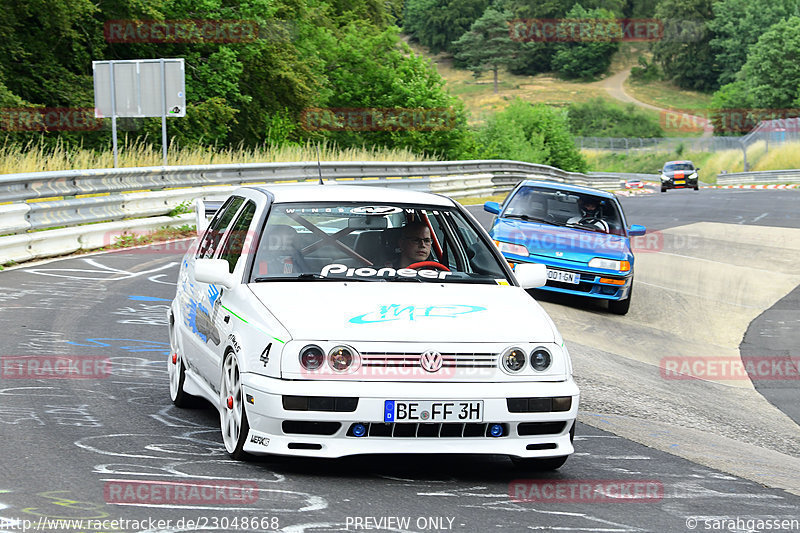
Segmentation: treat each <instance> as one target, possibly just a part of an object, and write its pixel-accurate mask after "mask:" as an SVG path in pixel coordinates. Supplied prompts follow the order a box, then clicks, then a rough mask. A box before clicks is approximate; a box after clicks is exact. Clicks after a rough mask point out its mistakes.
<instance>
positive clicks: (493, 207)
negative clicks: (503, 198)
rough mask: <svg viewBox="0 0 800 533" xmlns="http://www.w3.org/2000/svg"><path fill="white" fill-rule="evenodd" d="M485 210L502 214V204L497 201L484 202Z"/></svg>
mask: <svg viewBox="0 0 800 533" xmlns="http://www.w3.org/2000/svg"><path fill="white" fill-rule="evenodd" d="M483 210H484V211H488V212H490V213H492V214H495V215H499V214H500V204H498V203H497V202H486V203H485V204H483Z"/></svg>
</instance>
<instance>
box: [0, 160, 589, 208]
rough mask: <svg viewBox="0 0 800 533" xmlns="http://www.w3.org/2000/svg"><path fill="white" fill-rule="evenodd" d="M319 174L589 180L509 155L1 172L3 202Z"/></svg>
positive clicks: (0, 198)
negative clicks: (506, 175) (507, 175)
mask: <svg viewBox="0 0 800 533" xmlns="http://www.w3.org/2000/svg"><path fill="white" fill-rule="evenodd" d="M320 173H321V174H322V177H323V178H324V179H328V180H340V179H352V180H371V179H375V178H379V179H380V178H411V177H431V176H449V175H474V174H486V173H491V174H493V175H497V174H503V173H515V174H524V175H526V176H538V177H545V178H549V179H556V180H560V181H568V182H571V183H579V182H582V181H583V182H585V181H591V179H588V178H587V176H586V175H584V174H579V173H573V172H566V171H564V170H561V169H558V168H554V167H550V166H547V165H537V164H533V163H524V162H520V161H508V160H479V161H442V162H398V161H387V162H383V161H380V162H372V161H370V162H360V161H342V162H324V163H321V164H318V163H317V162H316V161H313V162H309V161H306V162H300V163H246V164H236V165H192V166H175V167H141V168H122V169H101V170H66V171H55V172H35V173H29V174H7V175H3V176H0V203H4V202H18V201H23V200H33V199H37V198H52V197H70V196H79V195H86V194H108V193H122V192H126V191H141V190H151V191H152V190H160V189H167V188H178V187H203V186H209V185H223V184H224V185H233V184H246V183H253V182H259V183H264V182H267V183H274V182H279V181H304V180H317V179H319V175H320Z"/></svg>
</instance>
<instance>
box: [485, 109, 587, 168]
mask: <svg viewBox="0 0 800 533" xmlns="http://www.w3.org/2000/svg"><path fill="white" fill-rule="evenodd" d="M476 136H477V145H478V154H479V155H480V156H482V157H485V158H487V159H516V160H520V161H528V162H531V163H541V164H545V165H551V166H554V167H558V168H561V169H564V170H569V171H574V172H583V171H585V170H586V160H585V159H584V157H583V156H582V155H581V153H580V151H579V150H578V149H577V148H576V146H575V141H574V139H573V137H572V135H570V132H569V128H568V126H567V119H566V117H565V113H564V112H563V111H561V110H559V109H556V108H553V107H548V106H545V105H541V104H539V105H531V104H529V103H527V102H523V101H522V100H519V99H517V100H515V101H513V102H512V103H511V104H510V105H509V106H508V107H507V108H506V109H505V110H503V111H501V112H499V113H497V114H496V115H494V116H493V117H492V118H491V119H490V120H489V121H488V123H487V124H486V126H484V127H483V128H481V129H480V130H479V131H478V132H477V134H476Z"/></svg>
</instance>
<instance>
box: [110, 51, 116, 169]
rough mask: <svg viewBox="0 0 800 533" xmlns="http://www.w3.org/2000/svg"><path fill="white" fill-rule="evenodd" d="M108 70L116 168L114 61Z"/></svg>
mask: <svg viewBox="0 0 800 533" xmlns="http://www.w3.org/2000/svg"><path fill="white" fill-rule="evenodd" d="M109 72H110V73H111V75H110V76H109V79H110V81H111V145H112V146H113V152H114V168H117V166H118V161H117V101H116V99H115V97H114V92H115V89H116V87H115V86H114V63H113V62H111V63H110V65H109Z"/></svg>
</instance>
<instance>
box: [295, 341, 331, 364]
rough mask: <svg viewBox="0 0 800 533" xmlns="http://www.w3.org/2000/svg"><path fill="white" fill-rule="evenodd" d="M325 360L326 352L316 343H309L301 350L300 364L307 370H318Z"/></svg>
mask: <svg viewBox="0 0 800 533" xmlns="http://www.w3.org/2000/svg"><path fill="white" fill-rule="evenodd" d="M324 362H325V352H323V351H322V348H320V347H319V346H317V345H316V344H309V345H308V346H304V347H303V349H302V350H300V366H302V367H303V368H304V369H305V370H317V369H319V368H320V367H321V366H322V363H324Z"/></svg>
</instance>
